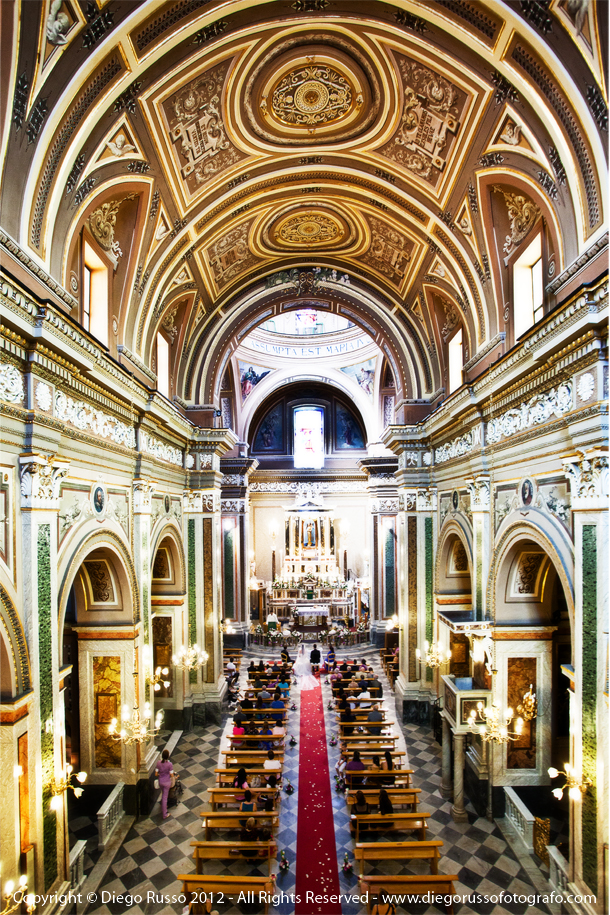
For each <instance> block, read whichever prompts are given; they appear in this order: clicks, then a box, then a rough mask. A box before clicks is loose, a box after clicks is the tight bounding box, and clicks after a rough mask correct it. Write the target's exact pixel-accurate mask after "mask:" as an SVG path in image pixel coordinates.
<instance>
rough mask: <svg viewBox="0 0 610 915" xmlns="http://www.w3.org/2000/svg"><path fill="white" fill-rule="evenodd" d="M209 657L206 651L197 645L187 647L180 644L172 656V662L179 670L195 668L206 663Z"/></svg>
mask: <svg viewBox="0 0 610 915" xmlns="http://www.w3.org/2000/svg"><path fill="white" fill-rule="evenodd" d="M209 657H210V656H209V654H208V653H207V651H203V649H201V648H199V646H198V645H189V647H188V648H187V647H186V646H185V645H181V646H180V648H179V649H178V651H177V652H176V654H175V655H173V657H172V664H173V665H174V666H175V667H179V668H180V670H197V669H198V668H199V667H203V665H204V664H207V662H208V660H209Z"/></svg>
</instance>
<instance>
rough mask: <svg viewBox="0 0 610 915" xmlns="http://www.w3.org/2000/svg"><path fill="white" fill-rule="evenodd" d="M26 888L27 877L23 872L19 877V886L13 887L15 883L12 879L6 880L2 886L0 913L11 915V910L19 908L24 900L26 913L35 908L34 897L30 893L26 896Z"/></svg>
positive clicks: (14, 910) (1, 914) (29, 913)
mask: <svg viewBox="0 0 610 915" xmlns="http://www.w3.org/2000/svg"><path fill="white" fill-rule="evenodd" d="M27 888H28V878H27V877H26V875H25V874H23V875H22V876H21V877H20V878H19V886H18V887H17V889H15V884H14V883H13V881H12V880H8V881H7V883H6V886H5V887H4V908H3V909H2V911H1V912H0V915H12V912H16V911H17V910H18V909H19V908H21V905H22V903H24V902H25V904H26V907H27V912H28V915H31V913H32V912H33V911H34V909H35V908H36V902H35V899H36V897H35V896H34V895H33V894H32V893H30V894H29V895H28V896H26V894H25V893H26V890H27Z"/></svg>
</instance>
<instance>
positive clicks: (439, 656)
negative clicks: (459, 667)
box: [415, 642, 451, 667]
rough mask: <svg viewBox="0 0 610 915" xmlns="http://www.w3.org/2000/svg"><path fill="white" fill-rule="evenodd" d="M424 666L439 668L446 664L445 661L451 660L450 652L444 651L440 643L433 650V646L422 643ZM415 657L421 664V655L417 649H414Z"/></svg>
mask: <svg viewBox="0 0 610 915" xmlns="http://www.w3.org/2000/svg"><path fill="white" fill-rule="evenodd" d="M424 652H425V657H424V664H425V665H426V667H441V666H442V665H443V664H446V663H447V661H449V660H450V658H451V652H450V651H446V652H445V651H444V650H443V646H442V645H441V643H440V642H439V643H438V646H437V647H436V648H435V647H434V645H430V644H429V642H424ZM415 657H416V658H417V660H418V661H419V663H420V664H421V661H422V655H421V651H420V650H419V648H416V649H415Z"/></svg>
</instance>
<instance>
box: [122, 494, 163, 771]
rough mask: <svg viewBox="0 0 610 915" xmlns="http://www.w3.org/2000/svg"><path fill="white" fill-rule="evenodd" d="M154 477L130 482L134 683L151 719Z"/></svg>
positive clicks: (147, 760) (147, 754)
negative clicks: (137, 618) (136, 621)
mask: <svg viewBox="0 0 610 915" xmlns="http://www.w3.org/2000/svg"><path fill="white" fill-rule="evenodd" d="M157 486H158V484H157V482H156V481H155V480H148V479H144V478H137V479H135V480H134V481H133V483H132V495H133V564H134V569H135V574H136V578H137V581H138V588H139V592H140V615H141V621H142V628H141V633H142V636H141V639H140V640H139V644H138V643H136V645H135V646H134V650H135V658H136V659H137V660H136V661H135V669H137V671H138V677H137V681H136V683H135V685H134V688H135V694H136V697H137V702H138V705H139V706H140V708H143V707H144V702H150V704H151V709H152V716H153V720H154V715H155V709H154V691H152V690H151V689H150V686H149V685H148V684H147V683H146V681H145V670H144V658H145V657H146V656H148V657H150V658H152V629H151V626H152V623H151V604H150V584H151V578H152V573H151V555H150V532H151V527H152V524H151V511H152V497H153V493H154V492H155V490H156V489H157ZM124 676H125V678H126V683H125V688H126V687H127V680H128V679H129V676H128V671H127V668H125V669H124ZM154 746H155V744H154V740H150V741H149V742H148V743H147V744H144V745H143V747H142V749H143V751H144V752H143V753H142V754H141V757H140V765H141V771H140V772H138V779H139V778H142V779H145V778H148V774H149V773H148V766H149V765H151V766H152V765H153V764H154V755H155V754H154Z"/></svg>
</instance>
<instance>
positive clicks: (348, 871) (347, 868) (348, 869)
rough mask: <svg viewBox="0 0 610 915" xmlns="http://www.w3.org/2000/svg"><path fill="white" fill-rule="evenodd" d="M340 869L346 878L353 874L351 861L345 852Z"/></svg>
mask: <svg viewBox="0 0 610 915" xmlns="http://www.w3.org/2000/svg"><path fill="white" fill-rule="evenodd" d="M342 869H343V873H344V874H345V876H346V877H351V875H352V874H353V872H354V866H353V864H352V863H351V861H350V859H349V857H348V855H347V852H345V856H344V858H343V868H342Z"/></svg>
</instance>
